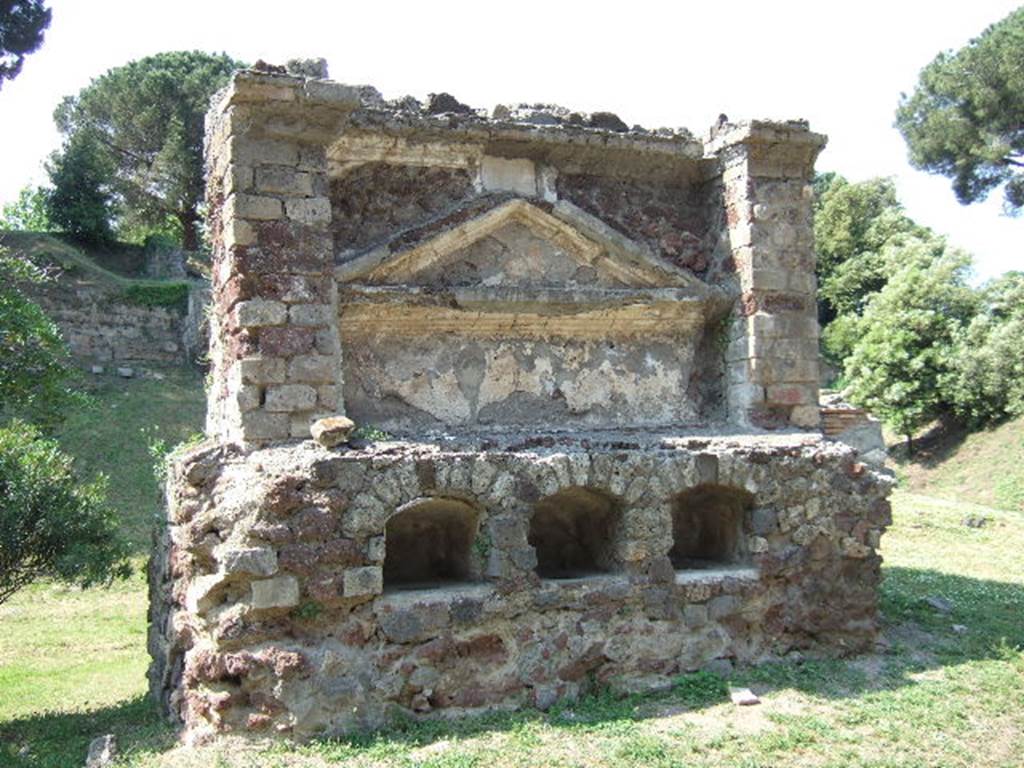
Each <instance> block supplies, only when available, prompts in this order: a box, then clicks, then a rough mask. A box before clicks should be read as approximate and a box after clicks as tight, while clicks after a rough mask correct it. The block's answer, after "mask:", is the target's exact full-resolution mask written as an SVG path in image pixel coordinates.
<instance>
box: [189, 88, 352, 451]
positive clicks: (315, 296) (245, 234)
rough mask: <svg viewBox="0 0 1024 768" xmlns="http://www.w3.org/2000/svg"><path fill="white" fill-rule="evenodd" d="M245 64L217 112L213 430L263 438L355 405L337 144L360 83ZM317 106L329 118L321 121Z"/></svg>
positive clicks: (211, 144) (212, 202)
mask: <svg viewBox="0 0 1024 768" xmlns="http://www.w3.org/2000/svg"><path fill="white" fill-rule="evenodd" d="M333 85H334V84H330V83H321V82H319V81H307V80H304V79H303V78H296V77H290V76H284V75H282V76H280V77H273V76H268V75H265V74H263V75H259V76H254V75H252V74H251V73H246V72H241V73H238V74H236V75H235V77H234V79H233V81H232V83H231V85H230V86H229V88H228V89H227V91H226V92H225V94H224V95H223V97H222V98H221V99H220V101H219V102H218V103H217V104H215V105H214V107H213V108H212V109H211V111H210V113H209V114H208V116H207V147H206V152H207V205H208V207H209V211H210V223H211V238H212V241H213V275H212V277H213V280H212V283H213V307H214V311H213V314H212V318H211V328H210V333H211V347H210V356H211V377H212V380H211V388H212V391H211V392H210V393H209V410H208V414H207V432H208V433H209V434H210V435H211V436H213V437H216V438H218V439H220V440H223V441H227V442H238V443H243V444H252V443H255V444H258V443H263V442H268V441H273V440H281V439H287V438H301V437H308V436H309V427H310V424H311V423H312V421H314V420H315V419H317V418H320V417H321V416H324V415H329V414H333V413H339V412H342V411H343V404H342V402H341V398H340V391H341V347H340V344H339V339H338V328H337V325H338V321H337V314H338V313H337V289H336V286H335V282H334V279H333V261H334V259H333V243H332V238H331V227H330V224H331V205H330V201H329V199H328V197H327V194H328V192H327V190H328V181H327V157H326V151H325V145H326V142H327V141H328V139H329V137H330V136H331V135H332V129H333V128H336V125H337V123H338V122H339V117H340V116H343V115H345V114H347V111H349V110H351V109H352V108H354V107H355V106H358V103H359V102H358V97H357V96H355V95H353V93H352V89H345V90H343V91H342V92H337V89H333V90H330V89H326V90H330V92H329V93H327V96H328V97H329V98H328V99H326V101H325V99H324V98H323V96H324V91H325V86H333ZM299 115H312V116H313V117H314V118H316V119H317V120H318V122H310V120H309V119H308V118H307V117H304V116H299Z"/></svg>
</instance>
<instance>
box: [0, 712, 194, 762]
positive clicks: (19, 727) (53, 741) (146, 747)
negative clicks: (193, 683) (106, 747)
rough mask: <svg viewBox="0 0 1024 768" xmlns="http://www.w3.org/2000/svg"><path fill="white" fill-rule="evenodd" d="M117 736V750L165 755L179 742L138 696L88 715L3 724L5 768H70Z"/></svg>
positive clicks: (0, 739)
mask: <svg viewBox="0 0 1024 768" xmlns="http://www.w3.org/2000/svg"><path fill="white" fill-rule="evenodd" d="M107 733H112V734H114V736H115V737H116V738H117V744H118V751H119V752H120V753H121V754H126V753H127V754H131V753H135V752H139V751H161V750H163V749H167V748H169V747H171V746H172V745H173V743H174V741H175V738H176V735H175V733H174V730H173V729H172V728H171V727H170V726H169V725H168V724H167V723H166V721H164V720H163V719H162V718H161V717H160V715H159V714H158V712H157V709H156V706H155V704H154V703H153V701H152V700H151V699H150V698H149V697H148V696H145V695H139V696H136V697H134V698H132V699H128V700H126V701H123V702H121V703H119V704H115V705H112V706H109V707H102V708H100V709H93V710H88V711H83V712H46V713H43V714H40V715H34V716H31V717H24V718H18V719H15V720H8V721H6V722H0V765H3V766H5V768H7V767H9V768H28V767H29V766H31V768H68V766H76V765H84V764H85V756H86V753H87V752H88V749H89V742H90V741H92V740H93V739H94V738H96V737H97V736H102V735H104V734H107Z"/></svg>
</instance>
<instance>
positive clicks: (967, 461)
mask: <svg viewBox="0 0 1024 768" xmlns="http://www.w3.org/2000/svg"><path fill="white" fill-rule="evenodd" d="M894 457H895V459H896V462H897V467H898V472H899V473H900V475H901V478H902V479H903V480H904V484H905V486H906V487H907V489H908V490H911V491H913V492H915V493H923V494H928V495H930V496H937V497H940V498H944V499H951V500H953V501H969V502H973V503H975V504H984V505H986V506H990V507H998V508H1000V509H1011V510H1017V511H1019V512H1024V418H1020V419H1015V420H1013V421H1008V422H1006V423H1003V424H1000V425H998V426H996V427H991V428H989V429H984V430H981V431H978V432H974V433H965V432H963V431H959V430H955V429H950V428H943V427H937V428H936V429H934V430H932V431H931V432H930V433H929V434H928V435H926V436H924V437H923V438H922V439H921V440H920V441H919V445H918V446H917V448H916V449H915V454H914V456H912V457H909V458H908V457H907V456H906V455H905V453H904V452H902V451H896V452H894Z"/></svg>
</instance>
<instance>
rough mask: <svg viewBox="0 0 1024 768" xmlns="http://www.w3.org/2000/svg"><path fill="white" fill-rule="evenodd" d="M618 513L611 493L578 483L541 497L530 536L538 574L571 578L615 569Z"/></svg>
mask: <svg viewBox="0 0 1024 768" xmlns="http://www.w3.org/2000/svg"><path fill="white" fill-rule="evenodd" d="M619 513H620V510H619V505H618V503H617V502H616V501H615V500H614V499H613V498H612V497H610V496H607V495H606V494H604V493H601V492H599V491H593V490H590V489H589V488H582V487H579V486H574V487H572V488H566V489H565V490H562V491H559V492H558V493H553V494H551V495H550V496H545V497H544V498H543V499H541V500H540V501H538V502H537V504H536V507H535V508H534V512H533V517H532V518H531V519H530V532H529V537H528V541H529V543H530V546H532V547H533V548H534V549H535V550H536V553H537V574H538V575H539V576H540V577H541V578H546V579H571V578H577V577H580V576H587V575H592V574H595V573H605V572H608V571H611V570H613V568H614V565H615V561H614V557H613V543H614V541H613V539H614V536H615V531H616V527H617V522H618V516H619Z"/></svg>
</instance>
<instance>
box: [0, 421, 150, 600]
mask: <svg viewBox="0 0 1024 768" xmlns="http://www.w3.org/2000/svg"><path fill="white" fill-rule="evenodd" d="M105 486H106V483H105V481H104V479H103V478H102V477H101V478H99V479H97V480H95V481H93V482H91V483H80V482H79V481H78V478H77V477H75V474H74V471H73V469H72V460H71V457H69V456H67V455H65V454H63V453H61V451H60V449H59V448H58V446H57V443H56V442H55V441H53V440H49V439H46V438H44V437H42V436H41V435H40V433H39V432H38V430H37V429H36V428H35V427H32V426H31V425H28V424H25V423H24V422H19V421H15V422H12V423H11V424H10V425H9V426H7V427H3V428H0V603H3V602H4V601H5V600H6V599H7V598H9V597H10V596H11V595H13V594H14V593H15V592H17V591H18V590H19V589H21V588H22V587H24V586H26V585H28V584H30V583H32V582H34V581H37V580H39V579H44V578H52V579H56V580H58V581H63V582H66V583H70V584H78V585H81V586H83V587H87V586H91V585H94V584H103V583H109V582H110V581H111V580H112V579H114V578H124V577H127V576H128V575H129V573H130V569H129V566H128V561H127V557H128V544H127V542H126V541H125V540H124V538H123V537H122V536H121V535H120V533H119V532H118V524H117V519H116V516H115V514H114V512H113V510H112V509H111V508H110V507H109V506H108V505H107V503H106V500H105V495H106V487H105Z"/></svg>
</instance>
